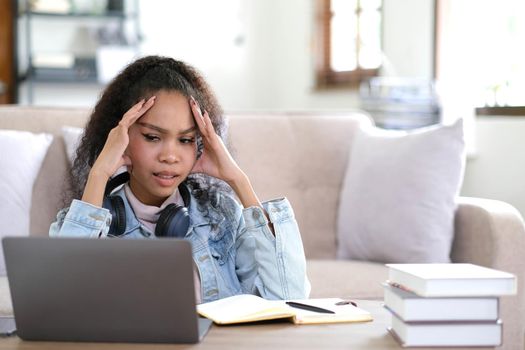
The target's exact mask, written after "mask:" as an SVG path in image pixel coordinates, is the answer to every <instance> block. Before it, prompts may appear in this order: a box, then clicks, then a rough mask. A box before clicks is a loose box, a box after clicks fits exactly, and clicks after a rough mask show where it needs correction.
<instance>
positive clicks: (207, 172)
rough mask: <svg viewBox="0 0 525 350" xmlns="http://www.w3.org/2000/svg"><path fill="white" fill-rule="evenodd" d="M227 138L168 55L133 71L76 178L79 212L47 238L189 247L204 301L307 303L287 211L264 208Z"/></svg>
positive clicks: (276, 203) (120, 82)
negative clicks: (166, 239) (253, 298)
mask: <svg viewBox="0 0 525 350" xmlns="http://www.w3.org/2000/svg"><path fill="white" fill-rule="evenodd" d="M223 129H224V119H223V117H222V110H221V108H220V107H219V104H218V102H217V100H216V98H215V96H214V94H213V93H212V92H211V90H210V88H209V86H208V85H207V83H206V82H205V81H204V79H203V78H202V76H201V75H200V74H199V73H198V72H197V71H196V70H195V69H193V68H192V67H190V66H188V65H186V64H185V63H183V62H180V61H176V60H174V59H171V58H166V57H158V56H149V57H144V58H141V59H139V60H137V61H135V62H134V63H132V64H131V65H129V66H128V67H127V68H126V69H125V70H124V71H123V72H122V73H121V74H119V75H118V76H117V77H116V78H115V79H114V80H113V81H112V82H111V83H110V84H109V86H108V87H107V88H106V90H105V91H104V93H103V95H102V96H101V98H100V100H99V101H98V103H97V105H96V106H95V109H94V111H93V113H92V115H91V118H90V120H89V122H88V123H87V126H86V130H85V133H84V135H83V137H82V140H81V142H80V145H79V147H78V149H77V155H76V159H75V162H74V164H73V167H72V171H71V180H72V181H71V186H72V191H71V195H70V197H71V198H70V200H71V199H72V202H71V205H70V207H69V208H65V209H62V210H61V211H60V212H59V213H58V215H57V221H56V222H54V223H53V224H51V227H50V232H49V234H50V236H77V237H79V236H80V237H122V238H156V237H157V236H172V237H184V238H185V239H187V240H189V241H190V242H191V243H192V249H193V259H194V266H195V277H196V278H195V283H196V294H197V302H207V301H212V300H216V299H219V298H224V297H227V296H231V295H235V294H241V293H251V294H256V295H260V296H262V297H264V298H268V299H295V298H306V297H308V294H309V290H310V285H309V282H308V279H307V277H306V271H305V270H306V267H305V257H304V251H303V246H302V242H301V236H300V233H299V230H298V227H297V223H296V221H295V219H294V214H293V210H292V208H291V206H290V204H289V202H288V201H287V200H286V199H285V198H282V199H277V200H273V201H269V202H265V203H262V204H261V203H260V202H259V200H258V198H257V196H256V194H255V192H254V190H253V188H252V187H251V184H250V181H249V179H248V177H247V176H246V174H245V173H244V172H243V171H242V170H241V169H240V168H239V166H238V165H237V164H236V162H235V161H234V160H233V158H232V157H231V155H230V153H229V152H228V150H227V148H226V147H225V145H224V143H223V141H222V139H221V135H222V133H223V132H224V130H223ZM121 167H126V168H127V173H124V177H125V179H124V182H125V183H124V184H123V185H122V186H118V185H119V183H118V182H119V181H120V182H122V175H119V176H118V177H117V179H120V180H117V184H116V185H115V184H113V181H115V179H113V180H111V178H112V176H113V175H114V174H115V173H116V172H117V170H118V169H119V168H121ZM128 179H129V181H127V180H128ZM217 179H218V180H217ZM108 181H109V183H108ZM126 181H127V182H126ZM226 184H227V185H229V186H227V185H226ZM115 187H116V188H115ZM232 189H233V191H234V192H235V195H236V196H237V198H238V200H239V201H240V204H239V203H238V202H237V201H236V200H235V199H234V198H233V196H232V195H231V190H232ZM70 200H68V203H69V202H70ZM152 273H155V272H154V271H152Z"/></svg>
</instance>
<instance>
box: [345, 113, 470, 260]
mask: <svg viewBox="0 0 525 350" xmlns="http://www.w3.org/2000/svg"><path fill="white" fill-rule="evenodd" d="M464 167H465V144H464V141H463V123H462V120H458V121H457V122H456V123H455V124H453V125H450V126H431V127H427V128H422V129H417V130H412V131H393V130H381V129H378V128H375V127H374V126H364V127H362V128H361V129H360V130H359V131H358V133H357V135H356V138H355V141H354V144H353V145H352V151H351V155H350V163H349V167H348V169H347V172H346V174H345V178H344V182H343V189H342V193H341V202H340V205H339V213H338V229H337V230H338V232H337V233H338V239H339V244H338V257H339V258H343V259H356V260H367V261H376V262H383V263H438V262H442V263H444V262H450V249H451V246H452V240H453V235H454V214H455V210H456V199H457V196H458V194H459V189H460V186H461V183H462V180H463V173H464Z"/></svg>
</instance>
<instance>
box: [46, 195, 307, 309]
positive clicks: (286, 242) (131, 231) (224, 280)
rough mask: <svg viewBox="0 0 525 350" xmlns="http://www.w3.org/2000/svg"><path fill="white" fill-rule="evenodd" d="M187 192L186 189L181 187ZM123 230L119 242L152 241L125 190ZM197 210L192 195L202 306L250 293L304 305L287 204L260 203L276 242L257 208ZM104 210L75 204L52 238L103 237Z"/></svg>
mask: <svg viewBox="0 0 525 350" xmlns="http://www.w3.org/2000/svg"><path fill="white" fill-rule="evenodd" d="M182 186H185V185H182ZM114 195H118V196H120V197H122V198H123V200H124V205H125V208H126V230H125V233H124V234H123V236H122V237H123V238H151V239H154V238H156V237H155V235H154V234H152V233H150V232H149V231H148V230H147V229H146V228H145V227H144V226H143V225H142V224H141V223H140V222H139V221H138V219H137V218H136V216H135V214H134V213H133V210H132V208H131V206H130V204H129V202H128V200H127V198H126V195H125V192H124V189H120V190H118V191H117V192H116V193H115V194H114ZM214 202H216V203H213V205H212V203H211V202H209V203H207V204H208V205H206V207H203V206H201V205H200V204H199V203H198V202H197V200H196V199H195V197H194V196H193V194H192V193H191V191H190V200H189V205H188V211H189V213H190V222H191V224H190V228H189V230H188V233H187V234H186V236H185V239H187V240H189V241H190V242H191V243H192V251H193V260H194V263H195V266H196V267H197V270H198V273H199V276H200V286H201V291H200V294H201V300H202V302H208V301H212V300H216V299H221V298H225V297H228V296H232V295H236V294H242V293H249V294H255V295H259V296H261V297H263V298H266V299H302V298H307V297H308V295H309V293H310V283H309V281H308V278H307V276H306V262H305V256H304V250H303V245H302V241H301V236H300V233H299V229H298V226H297V222H296V221H295V218H294V213H293V210H292V207H291V206H290V203H289V202H288V200H287V199H286V198H281V199H277V200H272V201H268V202H264V203H262V205H263V207H264V209H265V210H266V212H267V213H268V216H269V218H270V221H271V223H272V224H273V227H274V231H275V236H274V235H273V234H272V232H271V231H270V230H269V228H268V221H267V218H266V216H265V215H264V213H263V211H262V210H261V208H259V207H250V208H246V209H243V208H242V207H241V206H240V205H239V204H238V203H237V201H236V200H234V199H233V198H232V197H230V196H229V195H226V194H218V195H217V198H216V201H214ZM110 224H111V215H110V213H109V210H108V209H105V208H101V207H96V206H93V205H91V204H89V203H86V202H82V201H80V200H73V202H72V203H71V206H70V207H69V208H65V209H62V210H61V211H60V212H59V213H58V214H57V221H55V222H54V223H52V224H51V227H50V230H49V235H50V236H76V237H107V234H108V231H109V226H110Z"/></svg>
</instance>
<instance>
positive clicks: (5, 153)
mask: <svg viewBox="0 0 525 350" xmlns="http://www.w3.org/2000/svg"><path fill="white" fill-rule="evenodd" d="M52 140H53V136H52V135H50V134H33V133H30V132H27V131H15V130H0V149H1V150H2V155H1V156H0V169H1V171H0V193H1V194H2V200H1V201H0V223H1V224H2V231H1V232H0V236H2V237H3V236H27V235H29V221H30V210H31V197H32V193H33V184H34V182H35V180H36V177H37V175H38V172H39V171H40V167H41V166H42V162H43V160H44V157H45V155H46V153H47V149H48V148H49V145H50V144H51V141H52ZM0 275H5V263H4V254H3V250H2V249H0Z"/></svg>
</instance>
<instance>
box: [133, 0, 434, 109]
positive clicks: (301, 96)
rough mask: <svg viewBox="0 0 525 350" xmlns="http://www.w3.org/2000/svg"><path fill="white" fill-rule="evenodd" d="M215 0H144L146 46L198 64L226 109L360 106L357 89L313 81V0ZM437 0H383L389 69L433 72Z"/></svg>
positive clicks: (403, 72) (404, 72) (391, 71)
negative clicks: (322, 86)
mask: <svg viewBox="0 0 525 350" xmlns="http://www.w3.org/2000/svg"><path fill="white" fill-rule="evenodd" d="M216 3H217V2H216V1H213V0H195V1H192V2H191V5H190V4H189V3H188V2H187V1H184V0H172V1H170V2H161V1H159V0H153V1H151V0H150V1H142V2H141V3H140V4H141V17H142V28H143V31H144V33H145V42H144V45H143V49H144V52H145V53H147V54H152V53H162V54H167V55H171V56H174V57H179V58H181V59H184V60H187V61H188V62H191V63H192V64H194V65H195V66H197V67H198V68H199V69H200V70H202V71H203V72H204V73H205V74H206V76H207V78H208V79H209V81H210V82H211V84H212V86H213V87H214V88H215V90H216V92H217V94H218V95H219V98H220V100H221V102H222V104H223V106H224V107H225V109H226V110H246V109H250V110H253V109H266V110H268V109H277V110H279V109H295V110H304V109H347V108H355V107H358V105H359V102H358V99H357V96H356V94H355V92H352V91H348V90H331V91H316V90H315V88H314V85H315V84H314V69H313V67H314V63H313V58H312V53H313V49H314V47H313V44H314V43H313V41H312V38H313V32H314V29H315V28H314V24H315V22H314V20H315V14H314V8H315V6H314V5H315V1H314V0H287V1H281V0H250V1H238V0H224V1H221V2H220V5H217V4H216ZM433 3H434V2H433V0H385V3H384V12H385V18H386V20H385V23H384V38H383V41H384V46H385V56H386V58H387V59H388V69H386V70H385V72H384V73H385V74H386V75H396V74H401V75H404V76H410V77H431V76H432V69H433V62H432V37H433V13H432V11H433V6H434V5H433ZM225 7H226V8H227V9H228V12H227V13H225V14H224V15H223V16H217V15H216V14H217V13H220V11H221V8H225ZM202 9H207V10H206V11H202ZM207 13H208V14H207ZM210 14H211V15H210ZM407 14H411V15H410V16H408V17H407ZM195 18H198V19H199V20H198V21H196V20H195ZM168 43H169V44H168Z"/></svg>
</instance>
